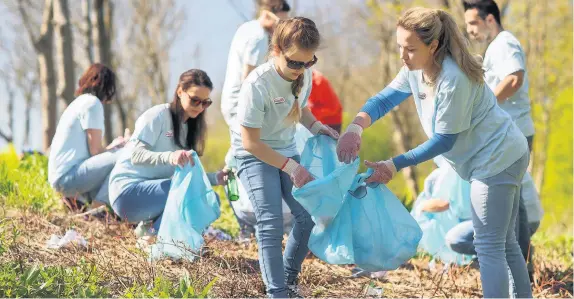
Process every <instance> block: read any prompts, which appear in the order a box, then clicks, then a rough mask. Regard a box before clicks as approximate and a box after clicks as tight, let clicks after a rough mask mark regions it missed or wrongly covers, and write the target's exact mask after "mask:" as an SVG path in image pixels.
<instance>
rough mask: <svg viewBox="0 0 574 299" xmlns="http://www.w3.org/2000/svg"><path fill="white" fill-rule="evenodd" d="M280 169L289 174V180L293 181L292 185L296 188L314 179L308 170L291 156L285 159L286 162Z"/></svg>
mask: <svg viewBox="0 0 574 299" xmlns="http://www.w3.org/2000/svg"><path fill="white" fill-rule="evenodd" d="M281 170H283V171H284V172H285V173H287V174H288V175H289V177H290V178H291V181H293V185H295V187H297V188H301V187H303V186H305V185H306V184H307V183H309V182H311V181H313V180H314V178H313V176H312V175H311V173H309V171H307V169H305V168H304V167H303V166H301V165H300V164H299V163H297V162H296V161H295V160H293V159H291V158H289V159H287V162H286V163H285V165H284V166H283V168H281Z"/></svg>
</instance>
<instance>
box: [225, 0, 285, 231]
mask: <svg viewBox="0 0 574 299" xmlns="http://www.w3.org/2000/svg"><path fill="white" fill-rule="evenodd" d="M257 9H258V13H257V16H258V17H257V19H256V20H251V21H248V22H245V23H243V24H242V25H241V26H240V27H239V28H238V29H237V31H236V32H235V35H234V36H233V40H232V41H231V47H230V49H229V55H228V58H227V70H226V73H225V82H224V84H223V90H222V93H221V113H222V114H223V119H224V120H225V122H226V123H227V125H228V126H229V127H230V128H231V126H232V125H233V123H234V122H235V119H236V116H237V104H238V101H239V99H238V96H239V91H240V89H241V84H242V83H243V81H244V80H245V78H246V77H247V75H249V73H250V72H251V71H252V70H253V69H255V68H256V67H257V66H259V65H261V64H262V63H264V62H265V60H266V57H267V54H268V50H269V40H270V38H271V35H272V34H273V30H274V29H275V26H277V22H278V21H279V20H282V19H285V18H287V17H288V14H289V11H290V10H291V8H290V6H289V4H288V3H287V1H284V0H258V1H257ZM225 164H226V168H228V169H230V170H231V171H234V172H236V169H237V166H236V161H235V158H234V157H233V155H232V153H231V149H230V150H229V151H228V153H227V155H226V156H225ZM237 204H238V203H237V202H235V203H234V202H230V206H231V209H232V210H233V213H234V215H235V219H236V220H237V222H238V224H239V229H240V233H239V241H241V242H246V241H248V240H249V239H250V236H251V235H252V234H254V233H255V227H254V219H251V217H246V214H245V213H243V212H242V211H238V210H236V208H235V207H236V206H237ZM245 207H248V205H245ZM250 212H252V209H251V211H250ZM248 214H250V213H248ZM287 226H288V225H286V227H287Z"/></svg>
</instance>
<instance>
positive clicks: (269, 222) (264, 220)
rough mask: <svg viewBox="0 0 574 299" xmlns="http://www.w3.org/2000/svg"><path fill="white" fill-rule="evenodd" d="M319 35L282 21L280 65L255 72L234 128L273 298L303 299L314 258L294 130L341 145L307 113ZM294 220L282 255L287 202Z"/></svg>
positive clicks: (274, 50) (305, 24)
mask: <svg viewBox="0 0 574 299" xmlns="http://www.w3.org/2000/svg"><path fill="white" fill-rule="evenodd" d="M319 40H320V37H319V32H318V30H317V28H316V27H315V23H313V21H311V20H309V19H306V18H291V19H287V20H282V21H280V22H279V24H278V25H277V28H276V29H275V31H274V32H273V37H272V40H271V48H270V52H271V55H272V56H273V58H272V59H271V60H270V61H268V62H267V63H264V64H262V65H260V66H259V67H257V68H256V69H255V70H253V71H252V72H251V73H250V74H249V76H247V78H246V79H245V81H244V83H243V85H242V87H241V91H240V93H239V105H238V111H237V121H235V122H234V123H233V124H232V127H231V139H232V143H231V147H232V150H233V153H234V155H235V157H236V159H237V169H238V175H239V179H240V180H241V183H242V185H243V187H245V189H246V193H247V194H248V195H249V199H250V200H251V203H252V205H253V208H254V209H255V216H256V220H257V224H256V225H257V232H256V237H257V242H258V244H259V265H260V268H261V274H262V277H263V282H264V283H265V286H266V288H267V294H268V295H269V296H270V297H272V298H286V297H287V296H289V297H293V296H296V295H297V294H296V293H297V289H296V282H297V276H298V275H299V272H300V271H301V264H302V263H303V260H304V259H305V256H306V255H307V252H308V251H309V249H308V247H307V242H308V240H309V236H310V233H311V229H312V228H313V225H314V224H313V221H312V220H311V217H310V216H309V214H308V213H307V211H305V210H304V209H303V207H302V206H301V205H300V204H299V203H298V202H297V201H295V199H294V198H293V196H292V195H291V189H292V187H293V185H295V186H297V187H301V186H303V185H305V184H306V183H308V182H309V181H311V180H313V178H312V177H311V174H310V173H309V172H308V171H307V170H305V169H304V168H303V167H301V165H299V163H298V162H297V161H299V153H298V151H297V147H296V144H295V139H294V136H295V125H296V123H301V124H302V125H303V126H305V127H306V128H307V129H309V130H310V131H311V132H312V133H313V134H326V135H329V136H331V137H333V138H338V134H337V132H335V131H334V130H332V129H330V128H329V127H327V126H325V125H323V124H321V123H320V122H318V121H316V119H315V117H314V116H313V114H311V111H309V109H308V108H306V107H305V106H306V103H307V99H308V98H309V93H310V91H311V78H312V76H311V70H309V68H310V67H311V66H312V65H313V64H315V62H317V57H316V56H315V52H316V51H317V48H318V46H319ZM282 198H283V199H284V200H285V203H286V204H287V205H288V206H289V208H290V209H291V213H292V214H293V216H294V223H293V228H292V229H291V233H290V234H289V237H288V239H287V245H286V247H285V257H284V258H283V254H282V252H281V251H282V243H281V241H282V240H283V220H282V211H281V206H282V202H281V199H282Z"/></svg>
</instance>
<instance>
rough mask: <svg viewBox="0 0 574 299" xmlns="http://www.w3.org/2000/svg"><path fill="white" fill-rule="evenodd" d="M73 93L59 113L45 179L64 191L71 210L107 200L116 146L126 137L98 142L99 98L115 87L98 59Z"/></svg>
mask: <svg viewBox="0 0 574 299" xmlns="http://www.w3.org/2000/svg"><path fill="white" fill-rule="evenodd" d="M78 83H79V86H78V89H77V90H76V93H75V95H76V98H75V99H74V101H72V103H70V105H69V106H68V107H67V108H66V110H64V113H63V114H62V116H61V117H60V121H59V122H58V126H57V128H56V134H55V135H54V138H53V139H52V144H51V146H50V154H49V159H48V181H49V182H50V185H51V186H52V187H53V188H54V189H55V190H56V191H58V192H60V193H62V194H63V196H64V197H63V198H62V201H63V202H64V204H65V205H66V206H67V207H68V208H69V209H70V210H78V209H80V210H81V209H83V208H84V206H86V205H88V204H90V203H92V202H94V204H96V205H102V204H107V203H109V198H108V181H109V174H110V172H111V171H112V169H113V168H114V165H115V163H116V159H117V156H118V151H117V149H119V148H121V147H122V146H123V145H124V143H125V142H126V141H127V138H129V130H127V131H126V132H125V136H120V137H118V138H116V139H115V140H114V141H113V142H112V143H110V144H109V145H108V146H107V147H104V146H103V145H102V142H103V136H104V133H105V126H104V104H110V103H111V102H112V100H113V98H114V94H115V92H116V75H115V74H114V72H113V71H112V70H111V69H109V68H108V67H106V66H105V65H103V64H99V63H96V64H93V65H91V66H90V67H89V68H88V70H86V72H85V73H84V74H83V75H82V77H81V78H80V80H79V82H78Z"/></svg>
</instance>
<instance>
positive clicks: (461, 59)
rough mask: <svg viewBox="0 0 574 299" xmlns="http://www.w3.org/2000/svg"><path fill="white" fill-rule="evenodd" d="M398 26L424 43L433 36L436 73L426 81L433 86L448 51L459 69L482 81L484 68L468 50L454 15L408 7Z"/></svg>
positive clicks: (430, 75) (468, 75)
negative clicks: (414, 34) (411, 32)
mask: <svg viewBox="0 0 574 299" xmlns="http://www.w3.org/2000/svg"><path fill="white" fill-rule="evenodd" d="M397 26H400V27H403V28H404V29H406V30H409V31H413V32H415V33H416V34H417V35H418V37H419V38H420V39H421V41H422V42H423V43H425V44H426V45H427V46H428V45H430V44H431V43H432V42H433V41H434V40H437V41H438V47H437V49H436V51H435V53H434V64H435V66H437V67H438V70H439V71H438V72H437V73H436V74H428V75H429V81H430V82H429V83H430V84H431V85H432V86H434V85H436V80H437V78H438V76H439V74H440V70H442V62H443V61H444V58H445V57H446V56H447V55H449V56H450V57H452V59H453V60H454V61H455V62H456V64H457V65H458V67H460V69H461V70H462V72H463V73H464V74H465V75H466V76H467V77H468V78H469V79H470V80H471V81H473V82H475V83H484V70H483V69H482V64H481V62H480V60H479V59H477V56H474V55H472V54H471V53H470V50H469V49H468V45H469V42H468V40H467V39H466V38H465V37H464V35H463V34H462V32H460V30H459V29H458V27H457V25H456V22H455V21H454V19H453V17H452V16H451V15H450V14H448V13H447V12H446V11H443V10H440V9H430V8H423V7H414V8H411V9H409V10H407V11H406V12H405V13H404V14H403V15H402V16H401V17H400V18H399V20H398V22H397Z"/></svg>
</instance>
